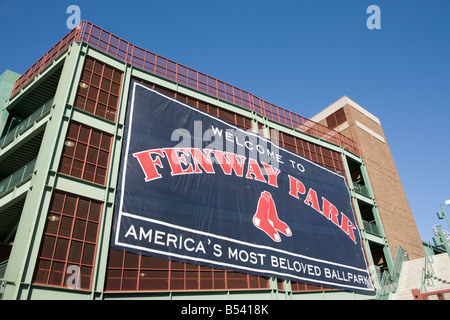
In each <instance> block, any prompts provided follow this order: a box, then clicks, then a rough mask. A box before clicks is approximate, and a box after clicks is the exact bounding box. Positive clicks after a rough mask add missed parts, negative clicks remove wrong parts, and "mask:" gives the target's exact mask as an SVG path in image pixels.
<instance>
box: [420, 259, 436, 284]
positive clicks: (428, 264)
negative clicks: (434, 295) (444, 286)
mask: <svg viewBox="0 0 450 320" xmlns="http://www.w3.org/2000/svg"><path fill="white" fill-rule="evenodd" d="M433 262H434V260H433V256H428V255H427V256H426V257H425V265H424V266H423V267H422V281H421V285H420V292H421V293H424V292H427V287H432V286H434V281H433V276H434V269H433Z"/></svg>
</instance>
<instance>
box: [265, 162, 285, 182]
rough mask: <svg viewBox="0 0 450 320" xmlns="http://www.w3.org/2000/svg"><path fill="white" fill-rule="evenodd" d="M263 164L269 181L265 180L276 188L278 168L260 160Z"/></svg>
mask: <svg viewBox="0 0 450 320" xmlns="http://www.w3.org/2000/svg"><path fill="white" fill-rule="evenodd" d="M261 163H262V164H263V166H264V169H265V170H266V172H267V176H268V177H269V181H268V182H267V183H268V184H270V185H271V186H274V187H277V188H278V182H277V177H278V174H279V173H280V172H281V171H280V169H277V168H274V167H272V166H271V165H268V164H267V163H264V162H261Z"/></svg>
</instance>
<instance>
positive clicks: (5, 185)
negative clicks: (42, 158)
mask: <svg viewBox="0 0 450 320" xmlns="http://www.w3.org/2000/svg"><path fill="white" fill-rule="evenodd" d="M35 165H36V159H34V160H32V161H31V162H29V163H28V164H26V165H25V166H23V167H22V168H20V169H19V170H17V171H16V172H14V173H13V174H12V175H10V176H9V177H7V178H6V179H4V180H2V181H0V197H2V196H3V195H4V194H5V193H6V192H8V191H9V190H11V189H13V188H14V187H15V186H17V185H19V184H20V183H22V182H23V181H25V180H27V179H29V178H30V177H31V175H32V174H33V171H34V167H35Z"/></svg>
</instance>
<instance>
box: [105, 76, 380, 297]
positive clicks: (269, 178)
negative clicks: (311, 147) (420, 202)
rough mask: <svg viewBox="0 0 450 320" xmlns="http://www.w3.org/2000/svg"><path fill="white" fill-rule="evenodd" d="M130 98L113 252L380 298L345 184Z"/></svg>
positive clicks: (260, 142)
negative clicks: (367, 294)
mask: <svg viewBox="0 0 450 320" xmlns="http://www.w3.org/2000/svg"><path fill="white" fill-rule="evenodd" d="M130 89H131V90H130V98H129V103H128V111H127V112H128V115H127V121H126V134H125V139H124V147H123V155H122V156H123V158H122V162H121V171H120V172H121V173H120V178H119V186H118V205H117V207H116V212H115V217H114V227H113V237H112V243H111V245H112V246H113V247H114V248H117V249H125V250H127V251H130V252H134V253H139V254H143V255H151V256H155V257H160V258H165V259H170V260H174V261H180V262H187V263H193V264H199V265H204V266H209V267H214V268H222V269H228V270H234V271H238V272H244V273H251V274H256V275H262V276H269V277H270V276H273V277H277V278H283V279H290V280H293V281H299V282H305V283H312V284H316V285H323V286H327V287H334V288H340V289H344V290H351V291H358V292H364V293H371V294H373V292H374V288H373V285H372V281H371V278H370V274H369V272H368V270H367V263H366V261H365V256H364V252H363V249H362V244H361V239H360V233H359V229H358V228H357V224H356V221H355V217H354V213H353V209H352V205H351V202H350V201H351V200H350V194H349V190H348V188H347V185H346V182H345V178H344V177H343V176H342V175H339V174H337V173H336V172H333V171H331V170H328V169H326V168H324V167H322V166H319V165H317V164H315V163H313V162H312V161H310V160H308V159H305V158H303V157H300V156H299V155H297V154H294V153H291V152H289V151H287V150H285V149H283V148H280V147H278V146H277V145H275V144H273V143H272V142H270V141H269V140H267V139H265V138H263V137H261V136H259V135H258V134H256V133H252V132H247V131H244V130H241V129H239V128H237V127H235V126H233V125H231V124H229V123H227V122H225V121H222V120H220V119H218V118H215V117H212V116H210V115H208V114H206V113H204V112H201V111H199V110H198V109H196V108H194V107H191V106H189V105H186V104H184V103H181V102H179V101H177V100H175V99H172V98H169V97H167V96H165V95H163V94H161V93H159V92H157V91H155V90H153V89H151V88H148V87H146V86H144V85H142V84H140V83H138V82H132V85H131V88H130Z"/></svg>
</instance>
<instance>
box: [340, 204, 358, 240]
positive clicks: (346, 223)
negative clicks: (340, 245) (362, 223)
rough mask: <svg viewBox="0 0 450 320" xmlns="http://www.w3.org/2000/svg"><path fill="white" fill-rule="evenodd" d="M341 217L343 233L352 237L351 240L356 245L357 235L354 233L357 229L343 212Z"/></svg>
mask: <svg viewBox="0 0 450 320" xmlns="http://www.w3.org/2000/svg"><path fill="white" fill-rule="evenodd" d="M341 216H342V223H341V229H342V231H344V232H345V233H346V234H347V235H348V236H349V237H350V239H352V240H353V242H354V243H356V239H355V233H354V232H353V229H356V227H355V226H354V225H353V223H352V222H351V221H350V220H349V219H348V218H347V216H346V215H345V214H343V213H342V212H341Z"/></svg>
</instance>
